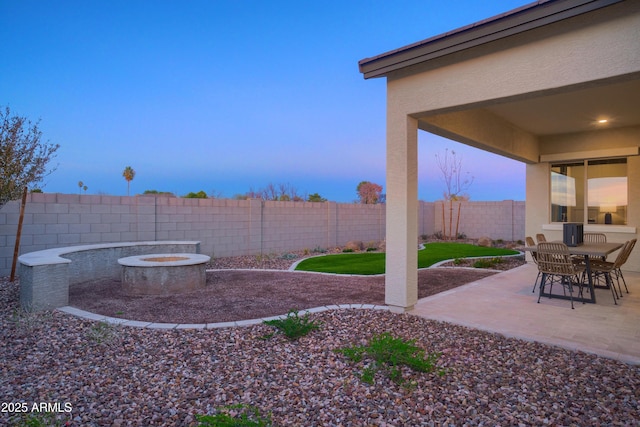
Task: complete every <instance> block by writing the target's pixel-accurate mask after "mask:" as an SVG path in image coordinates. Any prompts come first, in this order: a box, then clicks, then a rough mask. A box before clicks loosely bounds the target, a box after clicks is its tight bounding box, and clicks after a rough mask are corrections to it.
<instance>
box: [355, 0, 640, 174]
mask: <svg viewBox="0 0 640 427" xmlns="http://www.w3.org/2000/svg"><path fill="white" fill-rule="evenodd" d="M618 3H623V0H595V1H593V0H546V1H538V2H534V3H530V4H528V5H525V6H522V7H520V8H517V9H514V10H511V11H509V12H506V13H503V14H501V15H497V16H495V17H492V18H489V19H486V20H483V21H480V22H476V23H474V24H471V25H468V26H465V27H462V28H459V29H456V30H454V31H451V32H448V33H445V34H441V35H438V36H435V37H431V38H429V39H426V40H423V41H420V42H417V43H414V44H411V45H408V46H405V47H402V48H399V49H396V50H393V51H390V52H386V53H383V54H380V55H377V56H374V57H371V58H365V59H362V60H361V61H359V68H360V72H361V73H363V75H364V77H365V79H369V78H377V77H387V78H388V79H390V80H395V79H401V78H403V77H406V76H408V75H410V74H417V73H421V72H424V71H429V70H435V69H437V68H443V67H447V66H450V65H451V64H453V63H456V62H461V61H464V60H467V59H468V58H466V57H465V55H468V56H469V58H474V57H477V56H478V55H482V56H486V55H491V54H492V53H494V52H496V51H500V50H505V49H510V48H511V46H509V43H514V44H515V45H521V44H525V43H526V41H527V40H529V39H530V35H531V33H532V31H534V30H537V31H538V32H537V33H536V35H535V37H536V38H541V37H549V38H550V37H553V35H554V34H556V33H557V32H560V31H562V29H563V27H564V26H563V21H566V20H568V19H573V20H574V21H579V22H580V23H581V25H580V26H582V27H586V26H588V25H589V24H590V21H593V20H594V17H593V16H592V15H593V13H592V12H594V11H599V12H598V13H600V14H602V12H605V11H604V9H605V8H607V7H609V6H611V5H615V4H618ZM627 3H634V2H627ZM627 6H631V9H634V10H635V11H636V12H637V11H638V9H639V8H638V4H637V3H635V5H629V4H628V5H627ZM621 12H622V9H620V11H619V12H617V13H616V12H615V11H609V12H608V13H607V12H605V14H608V15H610V19H613V18H614V17H615V16H616V15H618V14H619V13H621ZM590 13H591V17H590V16H589V14H590ZM585 15H587V16H585ZM597 19H598V20H601V19H602V16H598V18H597ZM635 36H636V40H635V41H636V43H637V44H636V48H635V49H630V50H627V51H625V52H623V53H622V55H620V52H618V51H616V49H609V48H614V47H615V46H611V45H609V46H607V45H606V44H605V45H603V44H602V43H599V42H598V40H594V41H593V43H592V49H594V51H595V50H600V51H601V52H602V51H606V50H610V51H609V53H608V54H607V55H605V57H606V56H612V57H613V59H614V60H615V61H618V60H620V59H621V58H624V57H626V58H627V59H628V62H633V63H634V64H636V65H637V63H638V59H639V58H640V49H639V48H637V46H639V45H640V34H638V32H636V34H635ZM506 38H508V39H509V40H510V41H509V42H507V41H506V40H505V39H506ZM621 45H622V43H621ZM575 54H576V55H578V54H579V52H577V51H576V52H575ZM556 60H557V62H563V61H565V60H566V58H562V57H557V58H556ZM505 65H506V64H505ZM522 65H523V66H524V67H527V66H528V67H531V68H532V69H534V70H535V72H536V73H545V64H544V63H539V62H536V61H535V58H531V62H529V63H528V64H522ZM497 71H498V72H504V69H500V68H499V69H498V70H497ZM517 71H518V70H517V69H516V70H514V74H515V72H517ZM567 71H568V72H571V73H574V74H579V73H580V69H569V70H567ZM468 73H469V74H468V75H467V77H468V79H474V76H473V70H468ZM561 81H562V79H561V78H560V76H558V79H557V83H558V85H553V84H552V85H550V86H549V87H545V88H539V89H538V90H535V91H526V92H523V93H514V94H511V95H510V96H504V97H495V98H491V99H484V100H478V101H476V102H469V103H465V104H459V105H449V106H446V107H444V108H441V109H436V110H431V111H428V112H424V113H423V114H422V115H421V114H420V112H414V116H415V117H416V118H418V119H419V124H418V126H419V128H420V129H423V130H426V131H429V132H431V133H434V134H438V135H440V136H443V137H446V138H449V139H452V140H456V141H458V142H462V143H465V144H468V145H471V146H475V147H477V148H481V149H485V150H487V151H491V152H494V153H496V154H501V155H504V156H507V157H510V158H513V159H516V160H520V161H524V162H527V163H532V162H538V161H539V160H540V158H539V155H538V156H536V155H535V153H534V152H535V151H537V150H529V151H531V152H530V153H527V154H525V153H523V152H513V151H509V150H500V149H499V147H495V146H492V145H485V144H483V143H482V141H481V140H476V139H474V138H473V137H472V136H470V135H465V134H459V133H457V132H455V130H454V129H452V128H450V127H451V126H448V125H447V124H449V125H450V124H451V123H454V122H455V123H458V122H460V121H468V120H484V121H486V122H487V123H489V124H490V123H493V125H500V126H503V127H505V126H508V127H512V128H515V129H517V130H518V131H521V132H524V133H526V134H528V135H529V136H530V141H531V143H532V144H534V143H537V142H539V141H540V138H541V137H545V136H550V135H556V134H569V133H580V132H590V131H594V130H599V129H612V128H620V127H632V126H638V125H640V103H639V101H638V96H637V94H638V93H640V71H638V70H637V69H636V70H635V71H632V72H630V73H626V72H623V73H620V74H618V73H613V74H612V75H609V76H602V78H600V79H596V80H589V81H587V82H584V81H583V82H574V83H573V84H568V85H561V84H560V83H561ZM469 83H471V82H468V81H465V82H462V81H459V82H457V84H458V85H467V84H469ZM472 83H473V84H481V82H480V81H477V80H474V81H473V82H472ZM524 83H525V82H523V85H522V86H523V87H524V86H526V85H525V84H524ZM496 94H497V93H496ZM603 119H606V120H608V121H607V123H599V120H603ZM543 151H544V150H543Z"/></svg>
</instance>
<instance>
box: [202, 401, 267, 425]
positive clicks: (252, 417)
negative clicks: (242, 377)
mask: <svg viewBox="0 0 640 427" xmlns="http://www.w3.org/2000/svg"><path fill="white" fill-rule="evenodd" d="M217 411H218V413H217V414H215V415H196V420H197V421H198V427H268V426H272V425H273V424H272V421H271V414H270V413H269V415H267V416H266V417H263V416H262V415H260V410H259V409H258V408H256V407H255V406H248V405H231V406H225V407H222V408H218V409H217Z"/></svg>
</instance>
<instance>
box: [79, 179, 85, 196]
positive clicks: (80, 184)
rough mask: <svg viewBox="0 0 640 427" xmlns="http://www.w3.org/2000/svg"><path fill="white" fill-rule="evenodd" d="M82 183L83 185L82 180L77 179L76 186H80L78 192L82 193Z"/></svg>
mask: <svg viewBox="0 0 640 427" xmlns="http://www.w3.org/2000/svg"><path fill="white" fill-rule="evenodd" d="M83 185H84V182H82V181H78V187H79V188H80V189H79V190H78V194H80V193H82V186H83Z"/></svg>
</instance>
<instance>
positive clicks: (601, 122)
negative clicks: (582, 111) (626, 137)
mask: <svg viewBox="0 0 640 427" xmlns="http://www.w3.org/2000/svg"><path fill="white" fill-rule="evenodd" d="M598 123H600V124H601V125H603V124H605V123H609V120H607V119H600V120H598Z"/></svg>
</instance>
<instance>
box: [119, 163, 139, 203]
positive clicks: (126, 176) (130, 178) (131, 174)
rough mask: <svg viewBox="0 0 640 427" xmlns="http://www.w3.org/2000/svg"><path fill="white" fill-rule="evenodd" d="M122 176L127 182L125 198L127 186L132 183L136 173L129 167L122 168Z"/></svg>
mask: <svg viewBox="0 0 640 427" xmlns="http://www.w3.org/2000/svg"><path fill="white" fill-rule="evenodd" d="M122 176H123V177H124V179H126V180H127V196H128V195H129V184H130V183H131V181H133V178H134V177H135V176H136V171H134V170H133V168H132V167H131V166H127V167H126V168H124V171H123V172H122Z"/></svg>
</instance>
